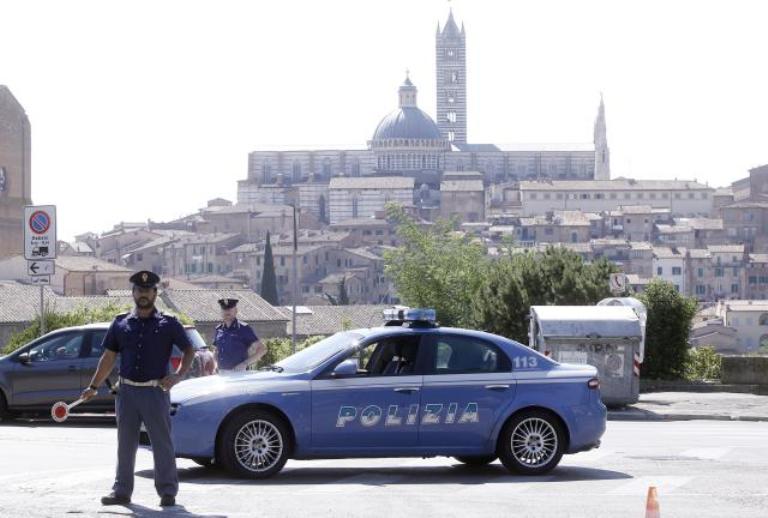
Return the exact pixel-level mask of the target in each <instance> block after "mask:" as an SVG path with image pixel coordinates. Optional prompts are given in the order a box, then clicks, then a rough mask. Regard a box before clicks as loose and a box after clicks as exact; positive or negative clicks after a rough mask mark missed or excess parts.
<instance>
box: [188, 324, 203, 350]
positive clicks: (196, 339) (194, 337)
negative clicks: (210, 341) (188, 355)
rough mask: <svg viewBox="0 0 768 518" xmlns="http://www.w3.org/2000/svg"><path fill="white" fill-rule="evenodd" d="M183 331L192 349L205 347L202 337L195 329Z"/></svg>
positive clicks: (190, 328) (189, 328)
mask: <svg viewBox="0 0 768 518" xmlns="http://www.w3.org/2000/svg"><path fill="white" fill-rule="evenodd" d="M184 330H185V331H186V332H187V337H188V338H189V341H190V342H192V347H193V348H194V349H203V348H205V347H207V345H206V343H205V340H203V337H202V336H200V333H199V332H198V331H197V329H195V328H192V327H187V328H185V329H184Z"/></svg>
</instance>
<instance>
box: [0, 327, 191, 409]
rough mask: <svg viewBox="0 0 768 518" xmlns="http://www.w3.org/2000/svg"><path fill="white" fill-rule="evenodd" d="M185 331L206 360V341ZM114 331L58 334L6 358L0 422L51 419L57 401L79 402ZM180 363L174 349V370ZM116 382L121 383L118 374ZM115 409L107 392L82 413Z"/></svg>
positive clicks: (0, 380)
mask: <svg viewBox="0 0 768 518" xmlns="http://www.w3.org/2000/svg"><path fill="white" fill-rule="evenodd" d="M184 327H185V329H186V331H187V335H188V336H189V338H190V341H191V342H192V344H193V346H194V347H195V349H196V350H197V351H198V353H197V356H201V354H202V349H203V348H205V347H206V344H205V341H204V340H203V338H202V337H201V336H200V333H198V331H197V330H196V329H195V328H194V327H192V326H184ZM108 328H109V323H99V324H88V325H84V326H77V327H67V328H63V329H57V330H56V331H52V332H50V333H48V334H46V335H44V336H41V337H40V338H37V339H36V340H33V341H32V342H30V343H28V344H26V345H24V346H22V347H20V348H19V349H17V350H16V351H14V352H12V353H11V354H9V355H8V356H3V357H0V417H4V416H5V417H7V416H9V415H12V414H13V413H14V412H16V411H29V412H45V413H47V412H49V411H50V408H51V405H52V404H53V403H55V402H57V401H73V400H75V399H77V398H78V397H79V395H80V392H81V391H82V389H83V387H87V386H88V383H89V382H90V381H91V377H92V376H93V373H94V371H95V370H96V365H97V364H98V362H99V358H100V357H101V354H102V352H103V349H102V347H101V342H102V340H103V339H104V335H105V334H106V332H107V329H108ZM197 360H199V358H197ZM180 361H181V352H180V351H179V350H178V349H177V348H176V347H175V346H174V351H173V354H172V356H171V367H173V368H175V367H177V366H178V364H179V362H180ZM196 363H198V362H197V361H196ZM192 370H193V371H200V370H202V369H192ZM110 380H111V381H112V383H114V382H115V381H117V369H115V371H114V372H113V373H112V375H110ZM113 409H114V396H113V395H112V394H111V393H110V392H109V390H107V388H106V387H105V388H103V389H101V390H99V395H98V396H97V397H95V398H93V399H92V400H91V401H89V402H88V403H87V404H84V405H83V406H82V407H81V411H107V410H109V411H112V410H113Z"/></svg>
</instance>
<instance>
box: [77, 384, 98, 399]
mask: <svg viewBox="0 0 768 518" xmlns="http://www.w3.org/2000/svg"><path fill="white" fill-rule="evenodd" d="M98 393H99V392H98V391H97V390H93V389H92V388H90V387H89V388H87V389H85V390H83V392H82V393H81V394H80V399H82V400H83V401H88V400H89V399H93V398H94V397H95V396H96V395H97V394H98Z"/></svg>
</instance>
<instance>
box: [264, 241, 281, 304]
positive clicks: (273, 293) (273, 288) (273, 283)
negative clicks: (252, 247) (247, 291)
mask: <svg viewBox="0 0 768 518" xmlns="http://www.w3.org/2000/svg"><path fill="white" fill-rule="evenodd" d="M261 297H262V298H263V299H264V300H266V301H267V302H269V303H270V304H272V305H273V306H277V305H278V304H280V299H279V298H278V296H277V278H276V277H275V259H274V257H272V243H271V241H270V236H269V231H267V244H266V245H265V246H264V271H263V272H262V274H261Z"/></svg>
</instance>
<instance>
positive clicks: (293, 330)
mask: <svg viewBox="0 0 768 518" xmlns="http://www.w3.org/2000/svg"><path fill="white" fill-rule="evenodd" d="M297 233H298V229H297V224H296V202H295V201H294V203H293V254H292V256H291V276H292V277H293V297H292V298H293V311H292V312H291V350H292V351H293V354H296V300H297V299H298V298H299V279H298V278H297V276H298V273H297V270H298V268H297V267H296V252H297V251H298V248H299V244H298V237H297Z"/></svg>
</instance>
